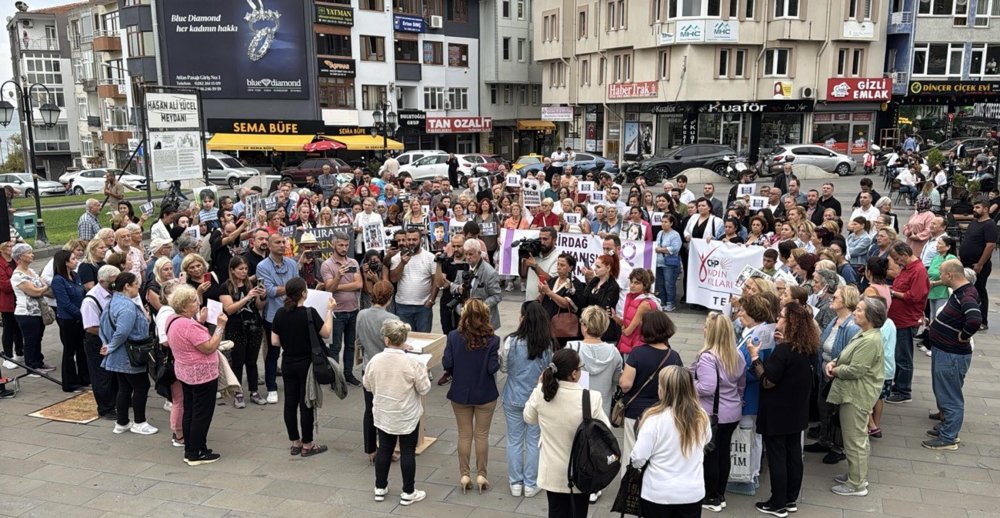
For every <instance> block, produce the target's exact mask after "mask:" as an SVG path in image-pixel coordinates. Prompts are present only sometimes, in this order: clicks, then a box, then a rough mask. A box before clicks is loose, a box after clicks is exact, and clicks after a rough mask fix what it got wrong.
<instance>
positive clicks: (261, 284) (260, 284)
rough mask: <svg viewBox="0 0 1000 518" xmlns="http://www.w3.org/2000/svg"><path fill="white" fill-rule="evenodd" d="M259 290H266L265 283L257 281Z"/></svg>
mask: <svg viewBox="0 0 1000 518" xmlns="http://www.w3.org/2000/svg"><path fill="white" fill-rule="evenodd" d="M257 289H259V290H263V289H264V283H263V282H260V281H257Z"/></svg>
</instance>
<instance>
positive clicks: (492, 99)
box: [490, 85, 498, 105]
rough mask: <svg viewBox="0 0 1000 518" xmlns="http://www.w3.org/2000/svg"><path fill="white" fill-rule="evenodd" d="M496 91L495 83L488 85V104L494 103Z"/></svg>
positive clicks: (495, 101)
mask: <svg viewBox="0 0 1000 518" xmlns="http://www.w3.org/2000/svg"><path fill="white" fill-rule="evenodd" d="M497 93H498V92H497V85H490V104H493V105H496V103H497Z"/></svg>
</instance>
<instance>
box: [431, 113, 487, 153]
mask: <svg viewBox="0 0 1000 518" xmlns="http://www.w3.org/2000/svg"><path fill="white" fill-rule="evenodd" d="M492 131H493V118H492V117H427V133H428V134H429V135H428V136H429V137H432V138H433V139H434V145H433V146H432V147H429V148H427V147H424V148H423V149H441V150H444V151H448V152H450V153H460V154H461V153H475V152H476V151H477V150H478V149H479V140H480V139H479V134H480V133H491V132H492Z"/></svg>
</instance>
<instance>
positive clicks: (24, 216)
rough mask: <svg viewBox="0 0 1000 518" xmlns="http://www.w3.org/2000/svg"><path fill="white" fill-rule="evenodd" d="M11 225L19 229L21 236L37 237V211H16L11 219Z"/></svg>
mask: <svg viewBox="0 0 1000 518" xmlns="http://www.w3.org/2000/svg"><path fill="white" fill-rule="evenodd" d="M10 224H11V226H13V227H14V229H15V230H17V233H18V234H21V237H25V238H27V237H35V213H34V212H27V211H23V212H15V213H14V216H13V217H12V218H11V221H10Z"/></svg>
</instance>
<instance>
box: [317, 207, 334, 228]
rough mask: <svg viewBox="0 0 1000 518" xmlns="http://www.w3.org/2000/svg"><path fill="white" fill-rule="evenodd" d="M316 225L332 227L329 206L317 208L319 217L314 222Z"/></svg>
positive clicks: (331, 212)
mask: <svg viewBox="0 0 1000 518" xmlns="http://www.w3.org/2000/svg"><path fill="white" fill-rule="evenodd" d="M316 226H317V227H332V226H333V210H331V209H330V207H323V208H322V209H319V219H318V220H317V222H316Z"/></svg>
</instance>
